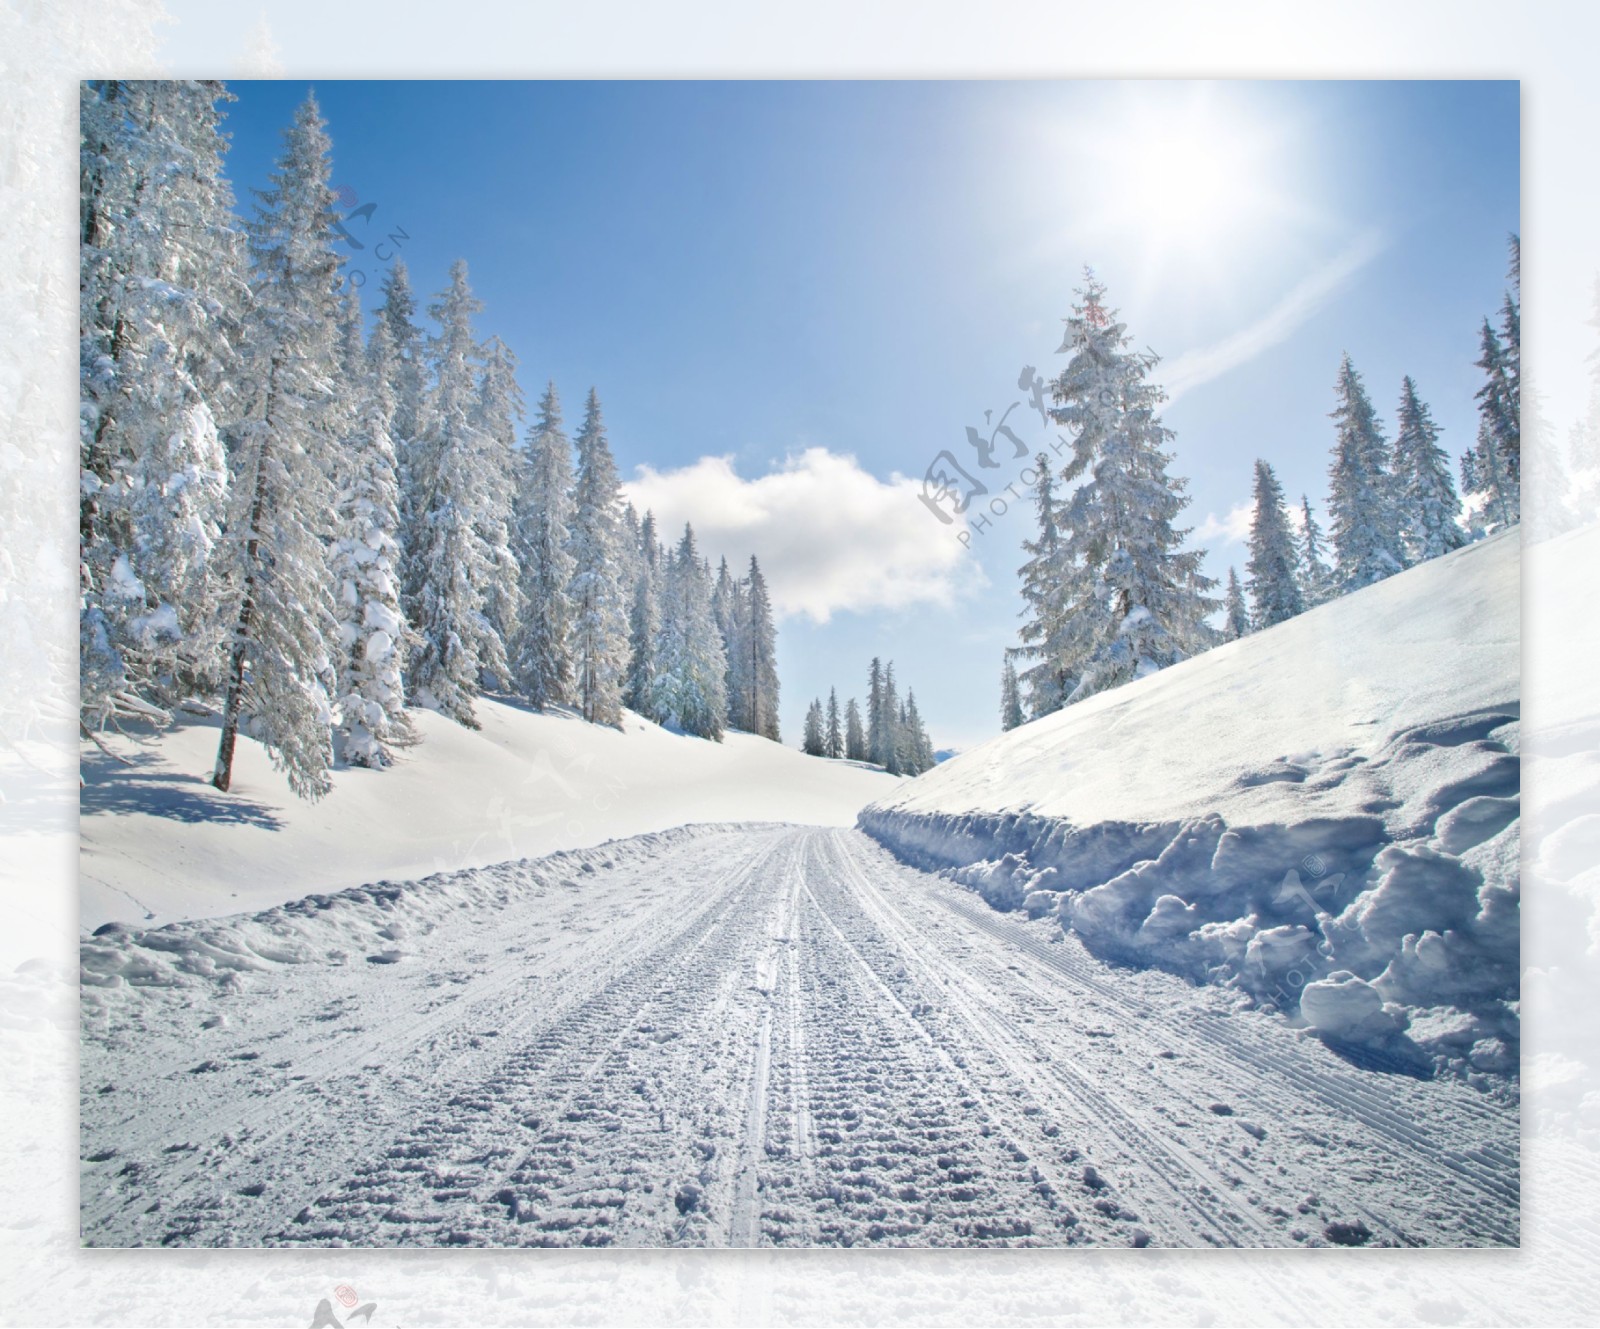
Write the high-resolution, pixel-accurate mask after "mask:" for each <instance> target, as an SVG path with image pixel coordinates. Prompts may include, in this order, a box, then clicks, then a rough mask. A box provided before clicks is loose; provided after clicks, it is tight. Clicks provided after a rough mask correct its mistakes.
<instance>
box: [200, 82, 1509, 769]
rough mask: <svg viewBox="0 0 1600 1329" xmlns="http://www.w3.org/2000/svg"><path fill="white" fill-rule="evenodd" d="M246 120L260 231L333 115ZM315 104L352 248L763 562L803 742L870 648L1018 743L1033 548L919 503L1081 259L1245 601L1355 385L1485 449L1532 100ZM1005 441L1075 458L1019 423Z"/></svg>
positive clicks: (388, 93)
mask: <svg viewBox="0 0 1600 1329" xmlns="http://www.w3.org/2000/svg"><path fill="white" fill-rule="evenodd" d="M230 86H231V87H232V89H233V90H234V92H235V93H236V94H237V96H238V98H239V100H238V101H237V102H236V103H235V104H234V105H233V106H232V107H231V108H230V112H229V120H228V128H229V130H230V131H231V133H232V135H233V150H232V152H231V154H230V167H229V173H230V175H231V177H232V178H233V180H234V182H235V186H236V188H237V190H238V192H239V194H240V197H241V202H242V203H247V201H248V197H249V195H248V189H249V187H250V186H252V185H259V184H261V183H263V182H264V180H265V175H266V172H267V170H268V169H269V167H270V164H271V160H272V158H273V156H274V155H275V154H276V153H277V152H278V150H279V142H280V139H279V135H280V132H281V130H282V128H283V126H285V125H286V124H287V123H288V122H289V119H290V117H291V115H292V112H293V108H294V106H295V104H296V103H297V102H298V101H299V100H301V99H302V98H303V97H304V96H305V93H306V90H307V87H308V86H309V85H308V84H307V83H305V82H303V81H299V80H286V81H283V82H256V83H246V82H236V83H232V84H230ZM316 93H317V96H318V99H319V101H320V102H321V104H322V108H323V113H324V115H325V116H326V118H327V120H328V122H329V129H330V132H331V134H332V137H333V142H334V170H333V175H334V180H335V182H336V183H337V184H340V185H343V186H346V187H347V188H348V189H349V190H350V191H352V193H353V194H354V195H355V197H356V199H357V200H358V205H359V204H373V205H375V208H374V210H373V212H372V213H371V216H370V219H369V220H365V221H364V220H362V219H360V218H356V219H354V220H352V221H351V222H350V231H351V233H352V234H353V235H354V236H355V237H356V238H357V239H358V240H362V241H364V242H366V245H367V247H366V248H365V249H364V250H361V251H352V252H351V263H350V268H351V270H352V272H357V271H359V272H360V273H362V274H363V275H364V276H365V277H366V278H368V279H369V280H370V282H371V284H372V289H373V290H374V291H375V290H376V284H377V280H378V278H379V276H381V271H382V266H383V265H382V262H381V261H380V260H379V258H378V257H377V253H378V251H377V245H376V242H377V241H378V240H379V239H380V238H381V237H383V236H385V235H390V234H397V233H399V232H401V231H403V232H404V236H405V238H404V239H402V240H399V241H398V243H397V245H391V247H389V248H386V249H385V250H384V251H383V252H384V253H385V254H388V253H391V252H394V249H395V248H397V249H398V252H399V253H401V254H402V255H403V256H404V258H405V260H406V262H407V264H408V265H409V266H410V268H411V272H412V277H413V281H414V284H415V285H416V286H417V287H418V289H419V291H420V292H421V293H423V294H424V295H429V294H431V293H433V292H435V291H437V290H439V289H440V287H441V286H442V285H443V281H444V275H445V271H446V268H447V266H448V264H449V263H450V261H451V260H452V259H454V258H457V257H461V258H464V259H466V261H467V263H468V265H469V268H470V271H471V279H472V283H473V286H474V288H475V290H476V292H477V294H478V295H479V297H480V298H481V299H482V300H483V302H484V305H485V310H484V313H483V315H482V316H481V320H480V323H479V332H480V335H483V336H487V335H488V334H490V333H494V334H496V335H498V336H499V337H500V338H501V339H502V340H504V341H505V342H506V343H507V344H508V345H509V346H510V347H511V348H512V350H513V351H514V352H515V353H516V354H517V356H518V358H519V359H520V361H521V376H522V381H523V385H524V388H525V390H526V391H527V393H528V395H529V397H530V398H534V397H536V396H537V394H538V391H539V389H540V388H541V387H542V385H543V383H544V382H545V380H546V379H553V380H554V381H555V382H556V384H557V386H558V388H559V390H560V392H561V394H562V397H563V399H564V401H565V403H566V405H567V409H568V414H569V418H570V417H571V416H572V415H574V414H575V413H576V412H577V410H578V408H579V404H580V403H581V401H582V397H583V394H584V393H585V392H586V391H587V389H588V387H589V386H590V385H591V384H593V385H595V386H596V387H597V388H598V389H599V392H600V396H601V399H602V402H603V403H604V407H605V412H606V418H607V422H608V425H609V428H610V434H611V440H612V444H613V447H614V449H615V451H616V454H617V460H618V463H619V465H620V467H621V469H622V472H623V475H624V477H625V478H630V479H634V480H636V481H637V482H638V485H639V489H638V492H639V493H640V494H641V496H646V497H648V498H649V499H651V500H652V501H654V502H655V503H656V504H657V506H659V507H660V508H661V509H662V510H663V511H665V512H668V513H673V514H679V515H680V519H681V514H689V515H693V516H695V518H696V527H697V529H699V530H702V532H703V534H704V536H705V540H704V543H705V544H706V546H707V547H708V551H709V552H711V553H712V554H713V555H717V554H722V553H726V554H727V555H728V556H729V558H730V560H732V561H735V562H739V563H742V562H744V561H745V560H746V559H747V558H748V556H749V554H750V553H751V552H754V553H756V554H757V555H759V556H760V557H761V558H762V562H763V565H764V566H765V567H767V569H768V575H769V579H770V580H771V581H772V582H773V589H774V593H775V596H776V598H777V599H778V601H779V603H780V605H783V606H786V607H787V609H788V610H789V612H788V614H787V616H786V617H785V618H784V620H783V622H782V623H781V624H780V633H779V649H780V672H781V675H782V679H783V686H784V729H785V737H786V738H787V739H790V740H793V741H798V739H799V734H800V718H801V716H802V715H803V712H804V709H805V706H806V704H807V702H808V701H809V700H810V698H811V697H812V696H813V695H815V694H817V693H823V694H825V693H826V690H827V688H828V686H829V685H830V684H833V683H836V684H837V685H838V686H839V688H840V691H841V696H847V695H850V694H852V693H859V692H861V691H862V690H863V688H864V682H865V676H866V666H867V662H868V660H869V659H870V658H871V657H872V656H873V655H875V654H878V655H884V656H886V657H887V656H892V657H893V658H894V659H895V661H896V663H897V667H898V673H899V676H900V678H901V680H902V684H905V683H909V684H910V685H911V686H912V687H914V688H915V689H916V692H917V698H918V702H919V705H920V707H921V709H922V712H923V714H924V716H925V717H926V719H927V721H928V723H929V726H930V729H931V730H932V732H933V735H934V738H935V740H936V742H938V743H940V744H949V745H955V746H967V745H970V744H971V743H973V742H976V741H980V740H981V739H982V738H983V737H985V736H987V735H988V734H990V733H992V732H994V731H995V729H996V728H997V723H996V718H995V717H996V712H997V702H998V673H999V667H1000V659H1001V652H1002V650H1003V649H1004V647H1005V646H1006V645H1007V644H1009V643H1011V642H1012V641H1013V640H1014V633H1015V629H1016V624H1017V618H1016V614H1017V610H1018V608H1019V601H1018V598H1017V595H1016V578H1015V568H1016V565H1017V564H1018V562H1020V558H1021V555H1020V551H1019V550H1018V547H1017V546H1018V542H1019V541H1020V540H1021V539H1022V538H1024V537H1025V536H1026V535H1027V534H1029V519H1028V515H1027V513H1026V511H1025V510H1024V509H1022V508H1020V507H1016V506H1013V507H1012V509H1011V510H1010V511H1008V512H1007V513H1005V515H1003V516H998V517H995V518H994V519H993V524H992V525H991V526H990V527H989V528H987V529H986V530H983V531H981V532H979V533H977V534H975V535H973V536H972V539H971V546H972V547H971V550H970V551H968V550H966V549H963V548H962V547H961V546H960V545H958V544H957V543H956V541H955V531H954V530H953V529H952V528H948V527H944V526H942V525H941V524H940V523H939V522H937V521H936V520H935V519H934V518H933V517H932V515H931V514H929V513H928V512H927V511H925V510H924V509H923V508H922V507H921V505H920V504H919V503H918V502H917V501H916V498H915V493H916V486H915V485H914V484H912V483H911V479H910V478H919V477H920V476H921V475H922V474H923V472H924V471H925V469H926V468H927V466H928V464H929V462H930V461H931V460H932V459H933V457H934V456H935V454H936V453H938V452H939V451H940V450H941V449H943V448H949V449H951V450H952V451H953V452H954V453H955V454H956V455H957V456H958V457H962V458H963V459H964V460H965V461H968V462H970V460H971V457H972V454H971V451H970V449H968V448H967V445H966V443H965V437H966V428H967V426H969V425H971V426H977V427H981V428H982V429H983V432H987V428H988V426H985V425H984V412H985V411H992V412H993V417H994V418H995V419H998V417H999V416H1000V415H1001V413H1003V412H1004V411H1005V410H1006V408H1007V407H1008V406H1010V404H1011V403H1012V402H1013V401H1017V400H1019V399H1020V398H1022V396H1023V394H1022V393H1020V392H1019V391H1018V390H1017V388H1016V382H1017V376H1018V371H1019V369H1020V368H1021V367H1022V366H1023V365H1024V364H1028V365H1033V366H1036V367H1037V369H1038V370H1039V372H1040V373H1041V374H1043V375H1045V376H1046V377H1049V376H1050V375H1051V374H1053V373H1054V372H1056V370H1057V369H1058V368H1059V367H1060V365H1061V363H1062V360H1061V358H1060V357H1058V356H1057V355H1056V354H1055V352H1056V349H1057V347H1058V346H1059V344H1060V336H1061V320H1062V319H1063V318H1064V317H1065V316H1066V314H1067V313H1068V312H1069V309H1070V306H1071V303H1072V298H1073V289H1074V287H1075V286H1076V285H1077V283H1078V281H1079V279H1080V274H1081V270H1082V268H1083V266H1084V265H1085V264H1086V263H1088V264H1093V265H1094V266H1095V268H1096V270H1097V272H1098V273H1099V275H1100V277H1101V278H1102V280H1104V281H1105V283H1106V284H1107V286H1108V288H1109V298H1110V300H1111V302H1112V303H1113V304H1114V305H1116V306H1118V307H1119V308H1120V310H1121V313H1122V316H1123V318H1124V319H1125V320H1126V321H1127V323H1128V324H1129V328H1130V332H1131V333H1132V335H1133V336H1134V338H1135V340H1136V341H1137V343H1138V344H1139V345H1141V346H1148V347H1150V348H1151V349H1153V350H1155V351H1156V352H1158V353H1159V354H1160V355H1161V356H1162V357H1163V361H1164V362H1163V364H1162V365H1161V366H1160V367H1159V368H1158V369H1157V370H1156V372H1155V377H1156V379H1157V380H1158V381H1171V382H1172V383H1173V384H1174V385H1175V386H1177V385H1182V389H1181V391H1179V392H1178V393H1177V394H1176V399H1175V400H1174V401H1173V402H1172V404H1171V405H1170V406H1169V408H1168V410H1167V412H1166V417H1165V418H1166V421H1167V423H1168V424H1169V425H1170V426H1171V427H1172V428H1173V429H1174V430H1176V433H1177V438H1176V443H1175V454H1176V461H1175V464H1174V468H1173V469H1174V471H1175V472H1176V473H1178V474H1180V475H1183V476H1186V477H1187V478H1188V480H1189V485H1190V490H1189V492H1190V494H1191V497H1192V500H1193V502H1192V506H1191V507H1190V509H1189V511H1188V513H1187V514H1186V519H1187V520H1189V521H1190V523H1191V524H1192V525H1193V526H1194V527H1195V528H1196V532H1195V537H1194V538H1195V540H1196V541H1198V542H1201V543H1204V544H1205V546H1206V547H1207V549H1208V550H1209V551H1210V553H1209V557H1208V564H1209V568H1210V571H1211V572H1212V573H1213V574H1214V575H1218V576H1222V575H1225V574H1226V570H1227V567H1228V565H1229V564H1230V563H1236V564H1239V565H1240V566H1241V567H1242V564H1243V559H1244V553H1243V546H1242V544H1240V543H1239V542H1238V541H1237V540H1236V539H1234V538H1233V535H1234V534H1235V533H1236V532H1237V530H1238V519H1237V515H1235V516H1234V517H1233V518H1232V519H1231V520H1230V514H1234V513H1236V510H1237V509H1238V508H1239V505H1241V504H1243V503H1244V502H1245V500H1246V498H1247V495H1248V490H1249V481H1250V471H1251V464H1252V462H1253V461H1254V459H1255V458H1256V457H1257V456H1262V457H1266V458H1267V459H1269V460H1270V461H1272V462H1273V464H1274V465H1275V466H1276V467H1277V469H1278V472H1279V475H1280V478H1281V479H1282V480H1283V482H1284V485H1285V487H1286V489H1287V490H1288V491H1289V492H1290V493H1291V494H1293V495H1296V496H1298V495H1299V494H1300V493H1301V492H1302V491H1306V492H1309V494H1310V496H1311V500H1312V503H1313V506H1314V507H1316V508H1319V509H1320V506H1321V503H1322V498H1323V494H1324V492H1325V488H1326V472H1327V465H1328V449H1329V447H1330V446H1331V443H1332V435H1331V426H1330V423H1329V421H1328V418H1327V413H1328V411H1329V410H1330V409H1331V408H1332V405H1333V402H1332V384H1333V380H1334V375H1335V373H1336V371H1337V368H1338V364H1339V357H1340V355H1341V354H1342V353H1343V352H1344V351H1346V350H1348V351H1349V353H1350V354H1351V356H1352V357H1353V358H1354V361H1355V364H1356V366H1357V368H1358V369H1359V370H1360V371H1361V372H1362V374H1363V376H1364V377H1365V379H1366V381H1367V385H1368V388H1369V390H1370V392H1371V393H1372V395H1373V398H1374V401H1375V402H1376V404H1377V405H1378V407H1379V409H1380V410H1381V411H1382V412H1383V413H1384V415H1385V416H1386V417H1387V418H1389V419H1391V420H1392V415H1393V410H1394V405H1395V402H1396V400H1397V398H1398V395H1399V386H1400V379H1401V376H1402V375H1404V374H1407V373H1409V374H1411V375H1412V376H1413V377H1414V378H1415V379H1416V381H1417V384H1418V388H1419V391H1420V392H1421V394H1422V396H1423V398H1424V399H1425V400H1427V401H1428V402H1429V403H1430V405H1431V406H1432V408H1433V410H1434V414H1435V417H1436V418H1437V419H1438V421H1439V423H1440V424H1441V425H1442V426H1443V428H1444V436H1443V442H1444V443H1445V444H1446V446H1448V447H1449V448H1450V449H1451V450H1452V452H1459V451H1461V450H1462V449H1463V448H1465V447H1466V446H1467V445H1468V444H1469V443H1470V441H1471V437H1472V434H1473V431H1474V428H1475V418H1474V415H1473V400H1472V394H1473V392H1474V391H1475V389H1476V387H1477V371H1476V370H1475V369H1474V368H1473V366H1472V361H1473V360H1474V359H1475V358H1476V354H1477V351H1476V336H1477V334H1476V329H1477V325H1478V323H1479V321H1480V320H1481V318H1482V317H1483V315H1484V314H1486V313H1492V312H1493V311H1494V310H1495V309H1496V308H1497V307H1498V305H1499V302H1500V299H1501V296H1502V293H1503V291H1504V288H1505V277H1504V269H1505V256H1506V236H1507V233H1508V232H1510V231H1513V230H1516V229H1518V227H1519V213H1518V208H1519V202H1518V197H1519V188H1518V181H1519V153H1518V138H1519V116H1518V101H1519V90H1518V85H1517V84H1515V83H1506V82H1500V83H1448V82H1430V83H1338V82H1325V83H1241V84H1215V85H1194V84H1178V83H1145V84H1119V83H1109V82H1086V83H1070V82H1069V83H1052V82H1003V83H982V82H956V83H924V82H883V83H874V82H862V83H778V82H766V83H671V82H645V83H582V82H545V83H451V82H438V83H382V82H319V83H318V84H316ZM1009 422H1010V423H1011V424H1012V425H1013V426H1015V427H1016V429H1017V432H1018V433H1019V435H1021V436H1022V437H1023V438H1024V440H1025V441H1026V442H1028V443H1029V445H1030V446H1032V447H1037V446H1040V445H1042V444H1044V443H1045V442H1047V441H1048V440H1049V439H1050V438H1051V437H1053V433H1052V432H1051V431H1046V430H1045V429H1044V428H1043V427H1042V425H1041V423H1040V421H1039V419H1038V417H1037V415H1032V414H1031V413H1030V412H1029V410H1028V408H1027V406H1026V403H1024V404H1023V406H1022V407H1019V408H1018V409H1017V410H1016V411H1013V412H1012V414H1011V416H1010V418H1009ZM1391 432H1392V425H1391ZM999 455H1000V457H1001V458H1002V460H1005V459H1006V456H1007V454H1006V452H1005V451H1002V452H1001V453H1000V454H999ZM716 458H727V459H728V460H727V461H726V462H725V463H724V462H720V461H713V460H705V459H716ZM850 458H853V459H854V461H853V462H851V461H850V460H848V459H850ZM1006 465H1007V466H1009V465H1010V463H1009V462H1006ZM1019 465H1020V463H1019ZM642 467H643V468H650V469H649V471H648V472H641V471H640V469H639V468H642ZM985 475H986V477H989V476H995V477H998V479H999V481H1000V483H994V484H992V485H991V488H992V489H994V490H995V491H997V492H998V491H999V490H1000V489H1001V488H1002V487H1003V482H1005V481H1006V480H1010V479H1014V478H1015V473H1014V472H1013V471H1009V470H1004V469H1003V470H1000V471H996V472H990V473H985ZM896 476H899V477H906V479H904V480H903V481H902V482H900V483H898V484H897V483H895V477H896ZM1319 515H1320V512H1319Z"/></svg>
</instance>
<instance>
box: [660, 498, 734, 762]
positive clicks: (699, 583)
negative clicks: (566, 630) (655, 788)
mask: <svg viewBox="0 0 1600 1329" xmlns="http://www.w3.org/2000/svg"><path fill="white" fill-rule="evenodd" d="M727 670H728V662H727V660H726V659H725V658H724V656H723V652H722V636H721V634H720V633H719V632H718V631H717V624H716V617H715V615H714V613H713V611H712V608H711V577H710V573H709V571H708V569H707V568H706V565H705V563H704V562H703V561H702V560H701V558H700V553H699V550H698V548H697V547H696V545H695V539H694V528H693V527H692V526H688V525H685V526H684V528H683V539H682V540H681V541H679V543H678V547H677V549H676V550H675V551H674V553H673V555H672V558H671V560H670V562H669V563H668V565H667V568H666V574H665V576H664V578H663V585H662V594H661V633H660V637H659V643H658V645H657V648H656V677H655V691H654V707H653V709H654V711H655V713H656V714H657V715H659V716H660V717H661V722H662V723H663V724H666V725H670V726H672V727H673V728H676V729H679V730H681V731H682V732H683V733H686V734H694V735H697V736H698V737H701V738H710V739H714V740H716V741H717V742H721V740H722V734H723V728H724V725H725V724H726V721H727V715H728V698H727V694H726V693H725V691H724V688H725V687H726V679H727Z"/></svg>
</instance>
